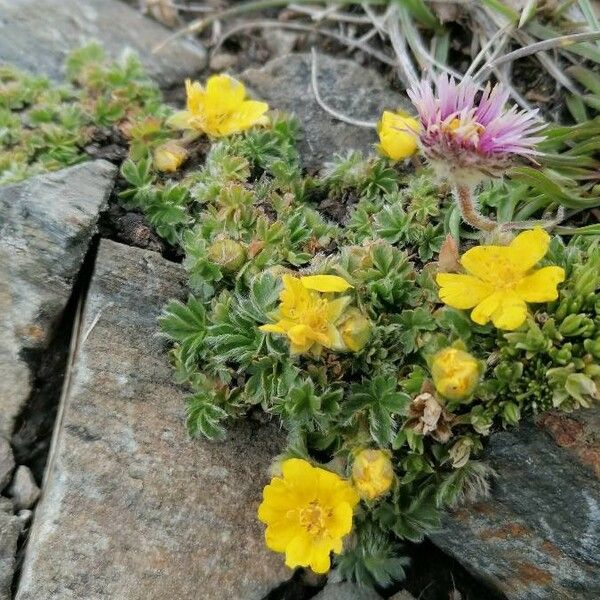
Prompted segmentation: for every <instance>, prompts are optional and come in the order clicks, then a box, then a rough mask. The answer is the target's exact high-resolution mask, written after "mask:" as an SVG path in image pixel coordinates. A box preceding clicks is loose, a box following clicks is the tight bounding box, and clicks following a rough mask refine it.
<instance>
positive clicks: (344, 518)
mask: <svg viewBox="0 0 600 600" xmlns="http://www.w3.org/2000/svg"><path fill="white" fill-rule="evenodd" d="M351 529H352V508H351V506H350V505H349V504H348V503H347V502H341V503H339V504H337V505H336V506H334V507H333V510H332V512H331V516H330V517H329V519H328V521H327V531H328V532H329V534H330V535H332V536H333V537H339V538H341V537H343V536H345V535H347V534H348V533H350V531H351Z"/></svg>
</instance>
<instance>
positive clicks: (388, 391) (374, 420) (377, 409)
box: [342, 375, 410, 448]
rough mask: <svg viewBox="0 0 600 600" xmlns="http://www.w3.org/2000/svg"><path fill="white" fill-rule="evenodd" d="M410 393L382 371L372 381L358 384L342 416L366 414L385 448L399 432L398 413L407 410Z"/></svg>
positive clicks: (375, 435) (345, 405) (372, 434)
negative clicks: (398, 386) (402, 390)
mask: <svg viewBox="0 0 600 600" xmlns="http://www.w3.org/2000/svg"><path fill="white" fill-rule="evenodd" d="M409 402H410V396H408V394H405V393H404V392H400V391H398V389H397V384H396V381H395V380H393V379H390V378H388V377H385V376H382V375H378V376H376V377H374V378H373V379H372V380H371V381H367V382H363V383H360V384H354V385H353V386H352V390H351V394H350V398H349V399H348V400H347V401H346V402H345V403H344V405H343V409H342V411H343V412H342V419H343V420H344V421H346V422H347V421H352V420H354V419H357V418H358V417H359V415H361V414H364V415H366V417H367V419H368V422H369V428H370V432H371V436H372V437H373V439H374V440H375V441H376V442H377V443H378V444H379V446H381V447H382V448H384V447H387V446H389V445H390V444H391V442H392V439H393V437H394V434H395V429H396V422H395V416H396V415H400V414H403V413H404V411H405V409H406V406H407V405H408V403H409Z"/></svg>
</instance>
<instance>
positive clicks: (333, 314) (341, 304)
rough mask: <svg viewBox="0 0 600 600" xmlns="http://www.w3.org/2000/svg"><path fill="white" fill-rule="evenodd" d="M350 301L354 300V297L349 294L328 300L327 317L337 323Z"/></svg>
mask: <svg viewBox="0 0 600 600" xmlns="http://www.w3.org/2000/svg"><path fill="white" fill-rule="evenodd" d="M350 302H352V298H350V297H349V296H342V297H341V298H336V299H335V300H331V301H330V302H328V303H327V315H326V319H327V320H328V321H330V322H331V323H335V322H336V321H337V320H338V319H339V318H340V317H341V316H342V314H343V312H344V311H345V310H346V308H347V307H348V305H349V304H350Z"/></svg>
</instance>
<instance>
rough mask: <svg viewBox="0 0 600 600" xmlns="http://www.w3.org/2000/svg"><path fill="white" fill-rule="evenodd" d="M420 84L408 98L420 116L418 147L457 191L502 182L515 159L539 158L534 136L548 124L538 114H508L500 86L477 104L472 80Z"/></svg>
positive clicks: (537, 138)
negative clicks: (497, 179)
mask: <svg viewBox="0 0 600 600" xmlns="http://www.w3.org/2000/svg"><path fill="white" fill-rule="evenodd" d="M435 88H436V89H435V93H434V89H433V85H432V82H431V81H430V80H425V81H422V82H421V83H419V84H416V85H415V86H413V88H412V89H411V90H409V92H408V95H409V97H410V99H411V100H412V102H413V104H414V105H415V107H416V108H417V110H418V112H419V118H420V121H421V130H420V133H419V141H420V145H421V149H422V152H423V154H424V155H425V157H426V158H427V159H428V160H429V162H430V163H431V165H432V166H433V168H434V169H435V171H436V173H437V174H438V175H439V176H440V177H441V178H443V179H449V180H450V181H451V182H452V183H453V184H455V185H466V186H468V187H473V186H474V185H476V184H477V183H479V182H480V181H483V180H484V179H486V178H488V177H499V176H501V175H502V173H503V172H504V171H505V170H506V169H507V168H508V167H509V166H511V164H512V163H513V162H514V158H515V155H518V156H523V157H532V156H534V155H535V154H538V152H536V150H535V144H537V143H538V142H540V141H541V140H543V139H544V138H543V137H541V136H539V135H536V133H538V132H539V131H540V130H541V129H542V128H543V127H544V124H543V123H540V122H539V120H538V119H537V118H536V115H537V111H519V110H518V109H517V108H516V106H513V107H512V108H510V109H507V110H506V109H505V108H504V105H505V104H506V101H507V100H508V97H509V92H508V91H507V90H506V89H504V88H503V87H502V86H500V85H495V86H493V87H492V86H490V84H489V83H488V85H487V86H486V88H485V90H484V91H483V93H482V94H481V95H480V97H479V99H478V100H476V97H477V95H478V88H477V85H476V84H475V82H474V81H473V80H472V79H470V78H465V79H463V80H462V81H461V82H460V83H456V81H454V79H451V78H448V77H447V76H446V75H440V76H439V77H438V79H437V81H436V82H435Z"/></svg>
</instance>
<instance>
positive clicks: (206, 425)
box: [187, 391, 228, 440]
mask: <svg viewBox="0 0 600 600" xmlns="http://www.w3.org/2000/svg"><path fill="white" fill-rule="evenodd" d="M227 416H228V415H227V412H226V411H225V410H223V409H222V408H221V407H220V406H217V405H216V404H214V403H213V402H212V401H211V399H210V397H209V396H208V395H207V394H206V392H204V391H202V392H198V393H196V394H194V395H192V396H189V397H188V398H187V426H188V430H189V432H190V435H192V436H199V435H202V436H204V437H205V438H207V439H209V440H218V439H223V437H224V436H225V428H224V427H223V421H225V419H227Z"/></svg>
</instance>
